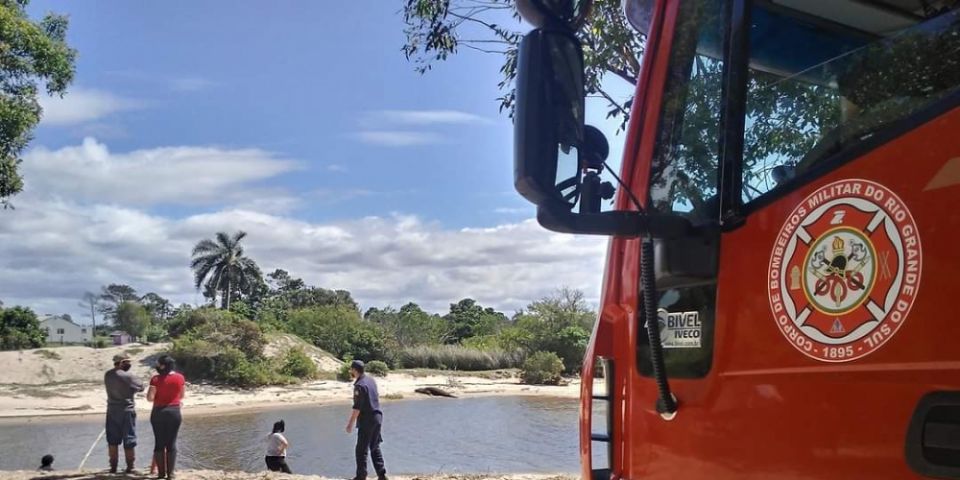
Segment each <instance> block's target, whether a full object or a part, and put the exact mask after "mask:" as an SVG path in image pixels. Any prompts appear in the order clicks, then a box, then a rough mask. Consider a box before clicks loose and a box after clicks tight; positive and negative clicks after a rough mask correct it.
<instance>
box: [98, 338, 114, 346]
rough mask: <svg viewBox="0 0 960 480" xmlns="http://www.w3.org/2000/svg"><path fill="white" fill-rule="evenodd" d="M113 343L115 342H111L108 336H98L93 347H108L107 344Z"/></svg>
mask: <svg viewBox="0 0 960 480" xmlns="http://www.w3.org/2000/svg"><path fill="white" fill-rule="evenodd" d="M112 344H113V342H111V341H110V339H109V338H108V337H97V338H95V339H93V348H107V345H112Z"/></svg>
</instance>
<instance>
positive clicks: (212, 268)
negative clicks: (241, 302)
mask: <svg viewBox="0 0 960 480" xmlns="http://www.w3.org/2000/svg"><path fill="white" fill-rule="evenodd" d="M246 236H247V233H246V232H243V231H239V232H237V233H235V234H233V236H232V237H231V236H230V235H228V234H227V233H226V232H217V235H216V239H215V241H214V240H210V239H205V240H202V241H201V242H200V243H198V244H197V246H195V247H193V255H192V257H193V260H192V261H191V262H190V268H191V269H193V275H194V279H195V280H196V287H197V290H200V286H201V285H203V283H204V281H206V287H207V290H208V291H211V292H215V293H216V292H219V293H220V301H221V307H222V308H224V309H228V308H230V300H231V298H230V296H231V295H232V293H233V292H234V291H237V290H239V291H241V292H244V291H250V290H251V287H252V286H254V285H256V284H257V283H259V282H261V281H262V280H261V278H260V268H259V267H257V264H256V262H254V261H253V260H252V259H251V258H249V257H245V256H243V246H242V245H240V241H241V240H243V239H244V237H246Z"/></svg>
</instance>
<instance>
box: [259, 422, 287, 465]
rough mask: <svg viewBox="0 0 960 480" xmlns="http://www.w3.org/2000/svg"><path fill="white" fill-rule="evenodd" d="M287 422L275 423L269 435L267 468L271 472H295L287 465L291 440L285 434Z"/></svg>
mask: <svg viewBox="0 0 960 480" xmlns="http://www.w3.org/2000/svg"><path fill="white" fill-rule="evenodd" d="M285 428H286V424H285V423H284V422H283V420H280V421H279V422H277V423H274V424H273V433H271V434H270V435H267V456H266V458H265V460H266V461H267V469H269V470H270V471H271V472H283V473H293V472H291V471H290V467H288V466H287V447H289V446H290V442H288V441H287V438H286V437H284V436H283V431H284V429H285Z"/></svg>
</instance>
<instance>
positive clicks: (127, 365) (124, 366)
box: [120, 363, 132, 372]
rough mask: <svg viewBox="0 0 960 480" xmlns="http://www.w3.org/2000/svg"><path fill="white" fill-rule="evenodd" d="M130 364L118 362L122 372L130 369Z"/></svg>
mask: <svg viewBox="0 0 960 480" xmlns="http://www.w3.org/2000/svg"><path fill="white" fill-rule="evenodd" d="M131 366H132V365H130V364H129V363H122V364H120V370H123V371H124V372H126V371H127V370H130V367H131Z"/></svg>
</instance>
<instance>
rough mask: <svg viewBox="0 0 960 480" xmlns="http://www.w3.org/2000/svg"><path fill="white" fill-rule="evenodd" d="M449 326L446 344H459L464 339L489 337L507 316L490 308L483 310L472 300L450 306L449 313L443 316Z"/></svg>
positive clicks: (465, 299)
mask: <svg viewBox="0 0 960 480" xmlns="http://www.w3.org/2000/svg"><path fill="white" fill-rule="evenodd" d="M443 318H444V320H446V321H447V322H448V324H449V325H450V334H449V336H447V343H461V342H462V341H463V340H464V339H467V338H470V337H475V336H481V335H491V334H494V333H496V332H498V331H499V330H500V327H501V326H502V325H503V324H504V323H506V321H507V316H506V315H504V314H503V313H500V312H498V311H496V310H494V309H492V308H490V307H487V308H483V307H482V306H480V305H479V304H477V301H476V300H474V299H472V298H464V299H463V300H460V301H459V302H457V303H451V304H450V313H448V314H446V315H444V316H443Z"/></svg>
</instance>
